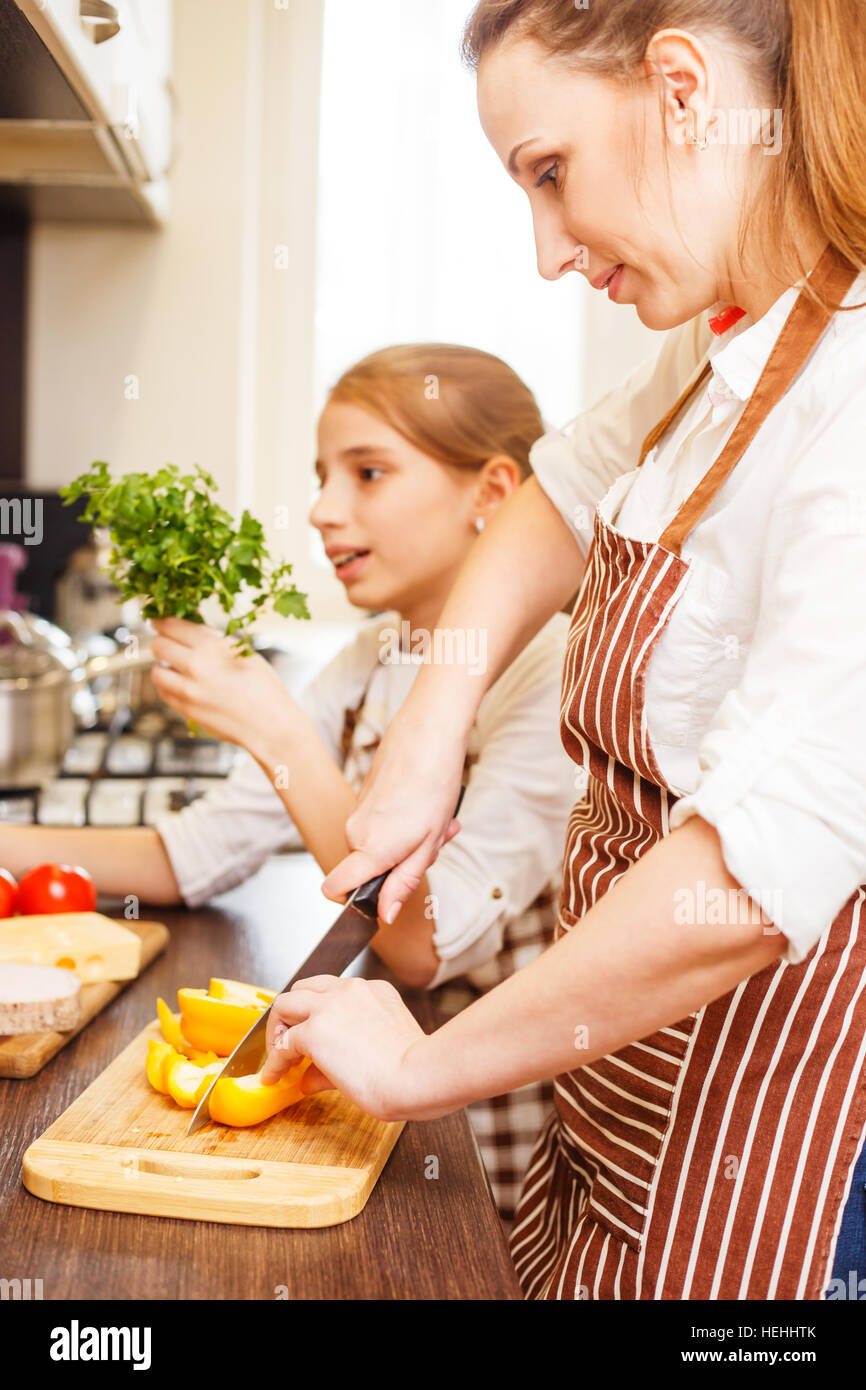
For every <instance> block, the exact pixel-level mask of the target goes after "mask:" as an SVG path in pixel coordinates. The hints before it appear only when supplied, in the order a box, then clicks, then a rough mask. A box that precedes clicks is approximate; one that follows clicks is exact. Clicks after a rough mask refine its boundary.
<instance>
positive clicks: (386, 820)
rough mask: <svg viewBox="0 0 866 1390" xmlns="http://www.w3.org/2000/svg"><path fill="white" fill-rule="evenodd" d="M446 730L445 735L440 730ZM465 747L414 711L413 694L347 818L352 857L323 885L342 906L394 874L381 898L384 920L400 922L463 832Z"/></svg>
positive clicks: (391, 728) (446, 726) (438, 723)
mask: <svg viewBox="0 0 866 1390" xmlns="http://www.w3.org/2000/svg"><path fill="white" fill-rule="evenodd" d="M439 727H443V732H442V733H441V734H440V733H439ZM464 756H465V743H464V741H463V739H462V738H460V737H459V736H455V734H454V733H453V732H452V730H451V729H450V726H449V724H448V720H447V716H446V719H445V721H444V726H443V721H442V720H441V719H440V720H438V721H437V720H436V719H435V718H434V717H430V716H426V715H425V714H424V713H423V711H422V712H420V713H419V711H418V710H417V709H415V708H413V707H412V695H410V696H409V698H408V699H407V700H406V702H405V703H404V705H403V708H402V709H401V710H400V712H399V713H398V714H397V715H396V717H395V718H394V719H393V720H392V722H391V724H390V725H389V727H388V729H387V731H386V733H385V736H384V738H383V739H382V742H381V744H380V746H379V748H378V750H377V752H376V756H375V757H374V759H373V762H372V765H371V767H370V771H369V773H368V774H367V778H366V781H365V782H364V786H363V788H362V789H361V795H360V797H359V799H358V804H357V806H356V808H355V810H354V812H353V813H352V815H351V816H349V818H348V820H347V821H346V828H345V833H346V839H347V840H348V842H349V844H350V846H351V848H352V853H351V854H349V855H347V857H346V858H345V859H343V860H342V861H341V863H339V864H338V865H337V867H336V868H335V869H334V870H333V871H332V872H331V873H330V874H329V875H328V877H327V878H326V879H325V881H324V883H323V884H322V892H323V893H324V894H325V896H326V897H328V898H332V899H333V900H334V901H336V902H342V901H343V900H344V898H345V896H346V895H347V894H348V893H349V892H351V890H352V889H353V888H357V887H358V885H359V884H361V883H366V882H367V881H368V880H369V879H371V878H375V877H376V875H377V874H381V873H384V872H385V871H386V870H387V869H391V870H393V872H392V873H391V874H389V876H388V878H387V879H386V880H385V883H384V885H383V887H382V891H381V893H380V894H379V917H380V918H381V920H382V921H383V922H387V923H388V924H389V925H390V923H392V922H393V921H394V919H395V917H396V915H397V913H398V912H399V910H400V908H401V907H402V906H403V904H404V902H405V901H406V899H407V898H409V897H410V896H411V895H412V893H414V892H415V890H416V889H417V888H418V885H419V884H420V882H421V880H422V878H423V877H424V874H425V873H426V871H427V869H428V868H429V867H430V865H431V864H432V863H433V861H434V860H435V858H436V856H437V854H438V853H439V851H440V849H441V848H442V846H443V845H444V844H446V843H447V841H448V840H451V839H453V837H454V836H455V835H456V834H457V833H458V831H459V829H460V823H459V821H457V820H455V819H454V808H455V806H456V805H457V798H458V796H459V793H460V780H461V775H462V772H463V762H464Z"/></svg>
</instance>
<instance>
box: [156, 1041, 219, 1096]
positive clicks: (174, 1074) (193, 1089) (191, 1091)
mask: <svg viewBox="0 0 866 1390" xmlns="http://www.w3.org/2000/svg"><path fill="white" fill-rule="evenodd" d="M221 1066H222V1062H221V1061H220V1060H219V1058H217V1060H216V1061H215V1062H211V1064H210V1066H207V1067H197V1066H196V1064H195V1062H190V1061H188V1060H187V1059H186V1057H181V1056H180V1054H179V1053H176V1054H175V1056H174V1057H170V1058H169V1059H168V1061H167V1062H166V1064H165V1086H166V1090H167V1092H168V1094H169V1095H170V1096H171V1098H172V1100H174V1101H176V1102H177V1104H178V1105H180V1106H183V1108H184V1110H194V1109H195V1107H196V1106H197V1105H198V1101H199V1096H200V1094H201V1092H202V1091H203V1090H204V1088H205V1087H206V1086H207V1084H208V1082H209V1081H210V1079H211V1077H212V1076H213V1074H214V1072H217V1071H219V1069H220V1067H221Z"/></svg>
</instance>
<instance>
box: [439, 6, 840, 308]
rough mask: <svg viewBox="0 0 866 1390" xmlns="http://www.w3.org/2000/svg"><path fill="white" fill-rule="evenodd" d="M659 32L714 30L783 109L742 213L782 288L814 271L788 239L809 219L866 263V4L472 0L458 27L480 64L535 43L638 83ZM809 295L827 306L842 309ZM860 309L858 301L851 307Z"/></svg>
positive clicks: (473, 63) (576, 64) (473, 64)
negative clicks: (519, 42) (761, 237)
mask: <svg viewBox="0 0 866 1390" xmlns="http://www.w3.org/2000/svg"><path fill="white" fill-rule="evenodd" d="M662 29H686V30H690V31H691V32H693V33H695V34H706V35H713V36H716V37H717V38H718V39H720V40H721V41H722V42H723V43H725V44H726V45H728V46H729V47H731V48H732V49H733V51H734V52H735V53H737V54H738V55H739V56H740V58H741V59H742V60H743V61H744V62H745V64H746V69H747V72H748V73H749V76H750V77H751V79H752V81H753V83H754V85H755V87H756V90H758V91H760V92H761V93H762V94H763V95H764V100H763V102H762V105H763V106H765V107H769V108H770V109H772V110H781V112H782V152H781V154H779V155H778V156H776V157H775V158H772V159H767V160H765V161H764V162H766V163H767V164H769V165H771V166H772V168H770V169H769V170H768V173H767V177H766V179H765V180H763V181H761V184H760V186H759V187H758V188H757V189H756V191H755V193H754V195H753V196H752V197H751V198H750V199H749V204H750V205H749V206H748V207H747V208H744V216H743V219H742V224H741V227H740V236H739V248H740V254H741V255H742V254H743V250H744V246H745V241H746V237H747V229H748V223H749V221H750V220H752V218H755V219H757V221H758V225H759V226H762V227H763V228H765V229H767V232H768V234H769V232H770V230H771V231H772V234H773V236H774V238H777V239H778V240H779V242H780V245H779V250H780V268H781V269H782V271H783V272H784V274H785V278H786V279H787V281H788V283H789V284H795V283H797V282H798V281H799V280H800V279H802V278H803V277H804V276H805V275H806V274H807V273H808V272H809V270H810V269H811V267H810V266H804V265H803V263H802V258H801V256H800V255H799V254H798V252H797V249H796V246H795V244H794V233H793V227H794V224H795V217H796V215H797V214H799V215H805V216H806V217H807V218H810V219H811V220H812V221H813V222H814V224H815V226H816V227H817V228H818V229H820V231H821V232H822V233H823V234H824V236H825V238H826V240H827V241H828V242H830V243H831V244H832V245H833V246H834V247H835V248H836V249H837V251H838V252H840V253H841V255H842V256H843V257H844V258H845V259H846V260H847V261H848V262H849V263H850V264H851V265H852V266H856V267H857V268H858V269H861V270H862V269H863V268H864V265H866V90H864V84H866V78H864V73H866V3H864V0H589V3H588V5H587V7H586V8H578V6H577V5H576V3H575V0H479V3H478V4H477V5H476V7H475V9H474V11H473V12H472V14H471V15H470V17H469V19H468V21H467V23H466V27H465V30H464V34H463V45H462V51H463V58H464V61H465V62H466V64H467V66H469V67H470V68H472V69H477V68H478V64H479V63H480V61H481V59H482V57H483V56H484V54H485V53H486V52H487V51H488V50H489V49H491V48H492V47H494V46H495V45H496V44H498V43H500V42H501V41H502V40H503V39H504V38H505V37H506V36H507V37H508V38H509V40H511V39H527V38H528V39H534V40H536V41H537V42H538V43H540V44H542V45H543V46H544V47H545V48H546V49H547V51H548V53H550V54H551V55H552V56H555V57H558V58H562V59H564V60H565V61H566V62H567V63H568V65H569V66H570V67H573V68H575V69H577V70H583V71H585V72H590V73H593V74H595V75H597V76H601V77H612V78H617V79H619V80H622V81H634V80H637V78H638V77H639V76H640V74H641V72H642V64H643V61H644V57H645V54H646V50H647V47H648V45H649V42H650V39H651V38H652V37H653V35H654V34H656V33H657V32H658V31H659V30H662ZM812 298H813V299H820V302H821V303H822V304H824V305H825V307H827V308H831V309H834V310H837V309H839V308H841V307H843V306H841V305H839V304H836V303H833V302H832V301H830V300H825V299H823V297H821V296H819V295H818V294H817V293H816V292H815V291H812ZM850 307H859V306H850Z"/></svg>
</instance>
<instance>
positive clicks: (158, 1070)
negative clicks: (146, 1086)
mask: <svg viewBox="0 0 866 1390" xmlns="http://www.w3.org/2000/svg"><path fill="white" fill-rule="evenodd" d="M179 1056H180V1054H179V1053H178V1052H177V1051H176V1050H175V1049H174V1048H173V1047H172V1046H171V1043H167V1042H157V1040H156V1039H155V1038H149V1039H148V1043H147V1062H146V1064H145V1070H146V1072H147V1079H148V1081H149V1082H150V1084H151V1086H152V1087H153V1089H154V1090H155V1091H160V1092H161V1093H162V1094H163V1095H164V1096H167V1095H168V1087H167V1086H166V1084H165V1069H166V1066H167V1065H168V1063H169V1062H170V1061H171V1059H172V1058H173V1057H179Z"/></svg>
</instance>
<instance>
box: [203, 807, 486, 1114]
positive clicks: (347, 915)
mask: <svg viewBox="0 0 866 1390" xmlns="http://www.w3.org/2000/svg"><path fill="white" fill-rule="evenodd" d="M465 791H466V788H465V787H461V788H460V795H459V797H458V798H457V806H456V808H455V811H454V815H455V816H457V815H458V813H459V811H460V807H461V805H462V802H463V794H464V792H465ZM390 872H391V870H390V869H388V870H387V871H386V872H385V873H384V874H378V875H377V877H376V878H371V879H370V881H369V882H368V883H362V884H361V885H360V887H359V888H356V889H355V890H354V892H352V893H351V894H350V895H349V897H348V898H347V899H346V906H345V907H344V908H343V911H342V912H341V913H340V915H339V917H338V918H337V920H336V922H334V924H333V926H332V927H330V928H329V930H328V931H327V932H326V933H325V935H324V936H323V937H322V940H321V941H320V942H319V944H318V946H316V948H315V950H314V951H312V952H311V954H310V955H309V956H307V959H306V960H305V961H304V963H303V965H302V966H300V967H299V968H298V969H297V970H296V971H295V973H294V975H293V976H292V978H291V979H290V980H289V982H288V984H286V985H284V986H283V988H282V989H281V990H280V994H288V992H289V990H290V989H291V988H292V986H293V985H294V984H297V982H298V980H308V979H310V978H311V977H312V976H313V975H342V973H343V971H344V970H348V968H349V966H350V965H351V964H352V962H353V961H354V960H356V959H357V957H358V956H359V955H360V954H361V952H362V951H363V950H364V948H365V947H366V946H368V945H369V944H370V942H371V941H372V939H373V937H374V936H375V935H376V932H377V931H378V929H379V918H378V916H377V908H378V906H379V894H380V892H381V890H382V884H383V883H384V882H385V879H386V878H387V877H388V874H390ZM270 1012H271V1005H270V1004H269V1005H268V1007H267V1008H266V1009H265V1010H264V1012H263V1013H262V1015H261V1017H260V1018H257V1019H256V1021H255V1023H254V1024H253V1026H252V1028H250V1030H249V1032H248V1033H245V1034H244V1036H243V1037H242V1038H241V1040H240V1042H239V1043H238V1045H237V1047H236V1048H235V1050H234V1052H233V1053H232V1054H231V1056H230V1057H229V1058H227V1060H226V1062H225V1065H224V1066H223V1067H222V1068H221V1070H220V1071H218V1072H217V1073H216V1075H215V1076H214V1077H213V1078H212V1080H211V1083H210V1085H209V1086H208V1088H207V1090H206V1091H205V1093H204V1095H203V1096H202V1098H201V1100H200V1101H199V1103H198V1105H197V1106H196V1108H195V1113H194V1115H193V1117H192V1119H191V1120H190V1123H189V1128H188V1129H187V1132H186V1133H187V1137H189V1136H190V1135H191V1134H195V1133H196V1131H197V1130H199V1129H201V1128H202V1126H203V1125H206V1124H207V1122H208V1120H209V1119H210V1107H209V1105H208V1101H209V1099H210V1093H211V1091H212V1090H213V1088H214V1085H215V1084H216V1082H217V1081H219V1079H220V1077H223V1076H250V1075H251V1074H252V1073H253V1072H257V1071H260V1070H261V1067H262V1065H263V1063H264V1060H265V1052H266V1034H267V1027H268V1016H269V1014H270Z"/></svg>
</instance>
